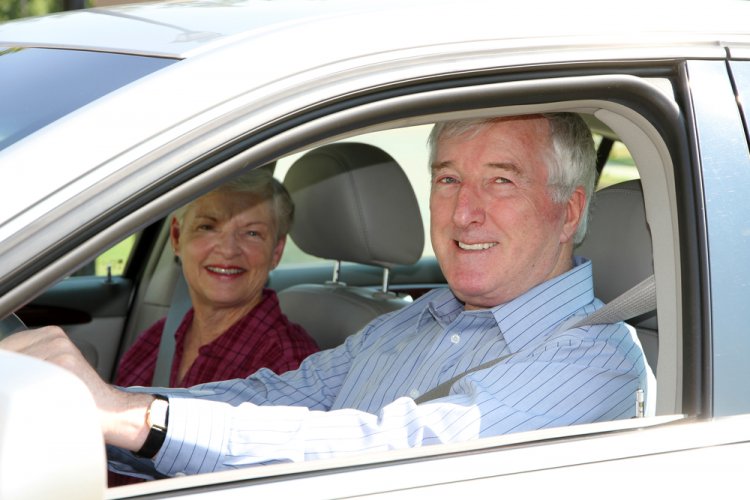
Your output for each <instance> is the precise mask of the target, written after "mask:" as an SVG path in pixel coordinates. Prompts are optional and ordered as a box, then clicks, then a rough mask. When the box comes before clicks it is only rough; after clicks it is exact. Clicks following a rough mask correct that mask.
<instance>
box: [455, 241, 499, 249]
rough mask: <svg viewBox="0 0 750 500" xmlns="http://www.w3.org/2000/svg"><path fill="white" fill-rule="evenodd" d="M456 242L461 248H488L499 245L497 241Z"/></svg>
mask: <svg viewBox="0 0 750 500" xmlns="http://www.w3.org/2000/svg"><path fill="white" fill-rule="evenodd" d="M456 243H457V244H458V247H459V248H460V249H461V250H487V249H489V248H492V247H494V246H495V245H497V242H496V241H493V242H486V243H464V242H463V241H456Z"/></svg>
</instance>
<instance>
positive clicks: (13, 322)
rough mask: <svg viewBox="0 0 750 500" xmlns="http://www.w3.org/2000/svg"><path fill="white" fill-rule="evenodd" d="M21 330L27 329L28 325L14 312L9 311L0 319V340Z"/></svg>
mask: <svg viewBox="0 0 750 500" xmlns="http://www.w3.org/2000/svg"><path fill="white" fill-rule="evenodd" d="M22 330H28V327H27V326H26V324H25V323H24V322H23V321H21V318H19V317H18V316H16V315H15V314H14V313H10V314H9V315H7V316H6V317H5V318H3V319H1V320H0V340H2V339H4V338H5V337H7V336H9V335H13V334H14V333H16V332H20V331H22Z"/></svg>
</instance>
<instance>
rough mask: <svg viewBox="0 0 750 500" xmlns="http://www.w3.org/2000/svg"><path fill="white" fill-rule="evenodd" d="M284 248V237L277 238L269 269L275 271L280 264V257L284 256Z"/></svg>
mask: <svg viewBox="0 0 750 500" xmlns="http://www.w3.org/2000/svg"><path fill="white" fill-rule="evenodd" d="M285 246H286V235H284V236H282V237H281V238H279V241H277V242H276V246H275V247H274V248H273V255H272V256H271V269H269V271H271V270H273V269H276V266H278V265H279V262H281V257H282V256H283V255H284V247H285Z"/></svg>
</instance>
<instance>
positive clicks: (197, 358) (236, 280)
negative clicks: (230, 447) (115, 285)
mask: <svg viewBox="0 0 750 500" xmlns="http://www.w3.org/2000/svg"><path fill="white" fill-rule="evenodd" d="M293 212H294V206H293V204H292V200H291V197H290V196H289V193H288V192H287V191H286V189H285V188H284V187H283V186H282V185H281V184H280V183H279V182H278V181H277V180H276V179H274V178H273V176H272V175H271V174H270V173H269V172H268V171H267V170H264V169H260V170H254V171H252V172H250V173H247V174H245V175H243V176H241V177H239V178H237V179H234V180H232V181H230V182H228V183H227V184H225V185H223V186H221V187H219V188H218V189H216V190H214V191H212V192H210V193H208V194H206V195H204V196H202V197H200V198H198V199H196V200H195V201H193V202H192V203H190V204H188V205H186V206H185V207H182V208H181V209H180V210H178V211H177V212H176V214H175V216H174V217H173V218H172V222H171V228H170V237H171V242H172V248H173V249H174V252H175V254H176V255H177V256H178V257H179V258H180V260H181V261H182V270H183V273H184V275H185V280H186V282H187V284H188V288H189V293H190V298H191V299H192V304H193V308H192V309H191V310H190V311H188V313H187V314H186V315H185V317H184V318H183V319H182V323H181V324H180V326H179V328H178V329H177V332H176V333H175V353H174V359H173V360H172V370H171V374H170V386H172V387H189V386H192V385H196V384H200V383H204V382H213V381H217V380H227V379H232V378H243V377H246V376H248V375H250V374H252V373H253V372H255V371H256V370H258V369H259V368H263V367H266V368H270V369H271V370H273V371H275V372H276V373H282V372H285V371H287V370H292V369H296V368H297V366H298V365H299V363H300V362H301V361H302V360H303V359H304V358H305V357H307V356H308V355H310V354H312V353H313V352H316V351H317V350H318V347H317V345H316V344H315V341H314V340H313V339H312V338H311V337H310V336H309V335H308V334H307V332H305V331H304V330H303V329H302V327H301V326H299V325H297V324H295V323H291V322H290V321H289V320H288V319H287V318H286V316H284V315H283V314H282V312H281V310H280V309H279V302H278V298H277V297H276V293H275V292H274V291H273V290H270V289H267V288H264V285H265V283H266V281H267V280H268V273H269V272H270V271H271V270H272V269H274V268H275V267H276V266H277V265H278V263H279V260H281V255H282V253H283V252H284V245H285V243H286V237H287V233H288V232H289V228H290V226H291V223H292V217H293ZM165 321H166V319H162V320H160V321H158V322H156V323H155V324H154V325H153V326H151V327H150V328H149V329H147V330H146V331H145V332H143V333H142V334H141V335H140V336H139V337H138V339H136V341H135V343H134V344H133V346H132V347H131V348H130V349H129V350H128V352H127V353H125V355H124V356H123V358H122V360H121V362H120V365H119V368H118V372H117V375H116V377H115V384H117V385H123V386H132V385H151V380H152V378H153V374H154V368H155V365H156V359H157V354H158V350H159V342H160V339H161V335H162V331H163V330H164V324H165Z"/></svg>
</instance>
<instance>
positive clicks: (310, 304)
mask: <svg viewBox="0 0 750 500" xmlns="http://www.w3.org/2000/svg"><path fill="white" fill-rule="evenodd" d="M284 185H285V186H286V188H287V189H288V190H289V193H290V194H291V196H292V199H293V200H294V204H295V222H294V226H293V227H292V230H291V232H290V236H291V238H292V239H293V240H294V242H295V243H296V244H297V246H299V247H300V248H301V249H302V250H303V251H304V252H306V253H308V254H311V255H314V256H317V257H320V258H323V259H330V260H333V261H335V262H337V263H340V262H342V261H346V262H355V263H359V264H367V265H374V266H380V267H382V268H384V269H385V270H390V269H392V268H393V267H395V266H397V265H410V264H414V263H415V262H416V261H417V260H418V259H419V258H420V257H421V255H422V250H423V248H424V228H423V225H422V217H421V214H420V212H419V205H418V203H417V198H416V195H415V194H414V191H413V189H412V187H411V184H410V182H409V180H408V178H407V177H406V174H405V173H404V171H403V170H402V168H401V166H400V165H399V164H398V163H397V162H396V160H394V159H393V158H392V157H391V156H390V155H388V154H387V153H386V152H385V151H383V150H381V149H379V148H377V147H375V146H371V145H368V144H362V143H354V142H349V143H336V144H328V145H326V146H322V147H320V148H317V149H314V150H312V151H309V152H307V153H306V154H305V155H303V156H302V157H300V158H299V159H298V160H297V161H296V162H295V163H294V164H293V165H292V166H291V167H290V169H289V171H288V173H287V174H286V177H285V179H284ZM336 269H338V268H337V267H335V269H334V276H333V279H332V281H331V282H327V283H316V284H302V285H296V286H292V287H290V288H287V289H284V290H282V291H281V292H279V302H280V304H281V309H282V311H284V314H286V315H287V317H289V319H290V320H292V321H294V322H296V323H299V324H301V325H302V326H303V327H305V329H306V330H307V331H308V332H309V333H310V335H311V336H312V337H313V338H314V339H315V340H316V341H317V342H318V345H319V346H320V347H321V348H323V349H325V348H329V347H334V346H336V345H338V344H340V343H341V342H343V341H344V339H345V338H346V337H347V336H348V335H351V334H352V333H354V332H356V331H357V330H359V329H360V328H362V327H363V326H364V325H366V324H367V323H368V322H369V321H371V320H372V319H373V318H375V317H377V316H379V315H381V314H383V313H385V312H389V311H393V310H395V309H398V308H400V307H403V306H404V305H406V304H408V303H409V302H410V298H409V297H404V296H399V295H397V294H395V293H392V292H389V291H388V290H387V286H385V285H384V287H383V288H385V289H383V288H381V289H371V288H364V287H352V286H347V285H346V284H345V283H344V282H343V281H339V280H338V277H337V271H336ZM385 276H386V277H387V272H386V275H385ZM345 278H346V277H345V276H342V279H343V280H345ZM386 281H387V278H386V279H384V282H386Z"/></svg>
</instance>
